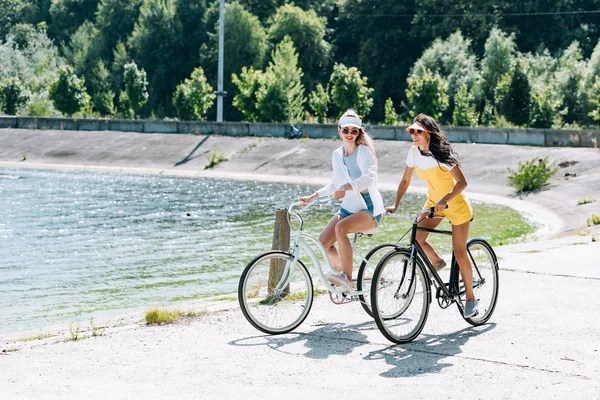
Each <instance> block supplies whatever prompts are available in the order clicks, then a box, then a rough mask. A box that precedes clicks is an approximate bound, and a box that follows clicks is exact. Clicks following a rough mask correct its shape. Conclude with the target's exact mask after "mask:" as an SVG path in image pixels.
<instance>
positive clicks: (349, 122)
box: [340, 115, 362, 128]
mask: <svg viewBox="0 0 600 400" xmlns="http://www.w3.org/2000/svg"><path fill="white" fill-rule="evenodd" d="M347 126H354V127H356V128H361V127H362V121H361V119H360V118H358V117H353V116H348V115H345V116H343V117H342V118H340V128H345V127H347Z"/></svg>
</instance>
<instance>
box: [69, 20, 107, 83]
mask: <svg viewBox="0 0 600 400" xmlns="http://www.w3.org/2000/svg"><path fill="white" fill-rule="evenodd" d="M63 54H64V55H65V58H66V59H67V61H68V63H69V64H70V65H72V66H73V69H74V70H75V74H77V75H78V76H83V77H85V78H86V80H85V81H86V89H87V91H88V92H89V93H92V91H93V89H92V88H91V87H90V82H91V80H90V79H89V78H90V77H91V75H92V70H93V69H94V67H95V65H96V63H97V60H98V59H99V58H100V54H99V46H98V29H96V27H95V26H94V24H93V23H91V22H89V21H86V22H84V23H83V24H82V25H81V26H80V27H79V29H77V31H76V32H75V33H74V34H73V35H72V36H71V40H70V41H69V44H68V45H63Z"/></svg>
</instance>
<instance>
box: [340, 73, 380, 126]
mask: <svg viewBox="0 0 600 400" xmlns="http://www.w3.org/2000/svg"><path fill="white" fill-rule="evenodd" d="M367 81H368V79H367V78H366V77H363V76H361V72H360V71H359V70H358V68H356V67H350V68H348V67H346V66H345V65H344V64H335V66H334V67H333V72H332V73H331V77H330V78H329V83H330V87H331V102H332V103H333V104H335V105H336V106H337V108H338V110H339V111H340V112H341V113H343V112H345V111H346V110H347V109H349V108H351V109H354V110H356V112H357V113H358V115H361V116H362V117H363V118H364V117H365V116H366V115H367V114H369V111H371V107H373V98H372V97H371V96H372V94H373V92H374V90H375V89H373V88H370V87H368V86H367Z"/></svg>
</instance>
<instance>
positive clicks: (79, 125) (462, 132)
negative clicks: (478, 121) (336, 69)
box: [0, 116, 600, 147]
mask: <svg viewBox="0 0 600 400" xmlns="http://www.w3.org/2000/svg"><path fill="white" fill-rule="evenodd" d="M295 127H296V128H297V129H300V133H301V135H302V137H309V138H314V139H327V138H335V137H337V130H336V125H335V124H297V125H296V126H295ZM0 128H20V129H52V130H79V131H105V130H111V131H123V132H140V133H165V134H169V133H191V134H196V135H211V134H214V135H223V136H260V137H281V138H289V137H294V135H297V134H298V133H299V132H298V131H294V130H293V129H292V127H291V125H290V124H284V123H248V122H210V121H170V120H125V119H76V118H46V117H44V118H42V117H13V116H0ZM404 129H405V127H404V126H380V125H377V126H372V127H370V128H368V131H369V133H370V134H371V136H372V137H373V138H375V139H380V140H400V141H410V140H411V138H410V135H409V134H408V133H407V132H406V131H405V130H404ZM442 129H444V131H445V132H446V134H447V135H448V139H449V140H450V142H454V143H486V144H512V145H520V146H548V147H552V146H560V147H598V145H599V144H600V131H592V130H581V131H574V130H556V129H505V128H471V127H442Z"/></svg>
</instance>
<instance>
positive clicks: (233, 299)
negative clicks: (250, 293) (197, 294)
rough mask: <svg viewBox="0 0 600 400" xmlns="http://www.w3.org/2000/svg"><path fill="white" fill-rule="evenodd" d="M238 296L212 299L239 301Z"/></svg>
mask: <svg viewBox="0 0 600 400" xmlns="http://www.w3.org/2000/svg"><path fill="white" fill-rule="evenodd" d="M237 299H238V298H237V296H221V297H216V298H214V299H212V301H237Z"/></svg>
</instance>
